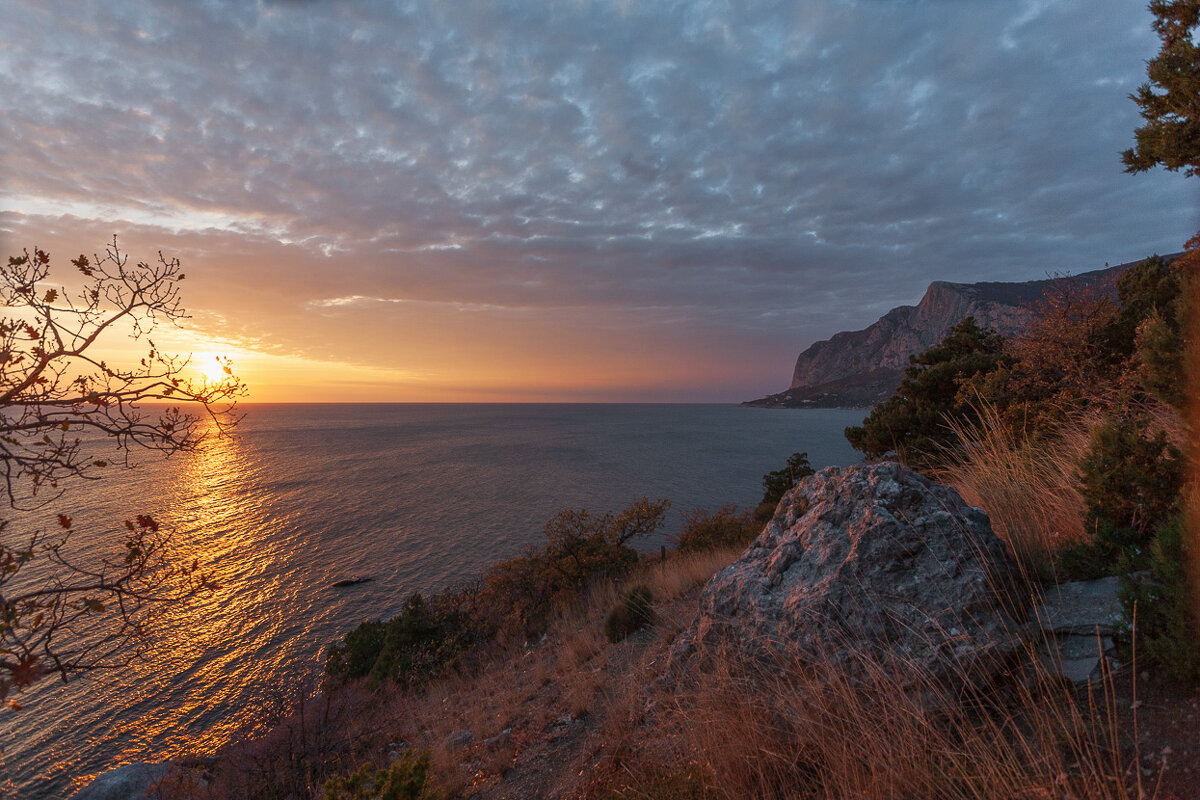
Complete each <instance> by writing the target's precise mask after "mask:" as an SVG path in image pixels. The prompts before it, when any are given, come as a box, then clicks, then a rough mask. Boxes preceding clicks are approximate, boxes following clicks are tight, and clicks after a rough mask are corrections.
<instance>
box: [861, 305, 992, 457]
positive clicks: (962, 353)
mask: <svg viewBox="0 0 1200 800" xmlns="http://www.w3.org/2000/svg"><path fill="white" fill-rule="evenodd" d="M1006 363H1007V356H1006V355H1005V353H1004V339H1002V338H1001V337H1000V336H999V335H997V334H996V333H995V332H993V331H990V330H984V329H982V328H980V327H979V326H978V325H976V324H975V318H974V317H966V318H965V319H963V321H962V322H960V323H958V324H957V325H955V326H954V327H953V328H952V329H951V330H950V333H949V334H947V336H946V338H945V339H943V340H942V341H941V342H939V343H938V344H936V345H934V346H933V347H931V348H929V349H928V350H926V351H925V352H923V353H921V354H919V355H915V356H911V357H909V366H908V368H907V369H906V370H905V371H904V379H903V380H902V381H900V385H899V386H898V387H896V393H895V394H894V395H892V396H891V397H889V398H888V399H887V400H884V401H883V402H882V403H880V404H879V405H877V406H875V408H873V409H871V413H870V415H868V416H867V418H866V419H864V420H863V424H862V425H861V426H851V427H849V428H846V439H847V441H849V442H850V445H851V446H852V447H854V449H856V450H859V451H861V452H862V453H864V454H865V455H867V456H873V457H876V458H880V457H884V456H887V455H889V454H893V453H894V454H895V458H896V459H897V460H899V461H901V462H903V463H905V464H907V465H908V466H910V467H914V468H917V469H927V468H929V467H931V466H934V465H936V464H937V463H939V462H940V461H941V460H944V458H945V454H946V451H947V450H948V449H949V448H953V447H955V446H957V445H958V439H957V436H955V434H954V433H953V431H951V429H950V428H949V427H948V426H947V425H946V418H947V417H953V418H958V419H965V420H968V421H970V422H975V421H977V419H978V414H976V413H975V411H974V409H973V408H972V406H971V404H970V403H969V402H966V401H964V399H963V398H962V393H961V392H960V390H961V389H962V387H963V385H964V383H966V382H967V381H969V380H971V379H972V378H974V377H976V376H977V375H981V374H986V373H989V372H991V371H992V370H995V369H997V368H998V367H1001V366H1003V365H1004V364H1006Z"/></svg>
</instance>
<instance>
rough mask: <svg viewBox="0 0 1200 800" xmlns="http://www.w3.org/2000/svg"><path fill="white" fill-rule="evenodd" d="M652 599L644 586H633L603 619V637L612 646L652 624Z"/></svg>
mask: <svg viewBox="0 0 1200 800" xmlns="http://www.w3.org/2000/svg"><path fill="white" fill-rule="evenodd" d="M653 600H654V598H653V597H652V596H651V594H650V590H649V589H647V588H646V587H645V586H634V587H633V588H631V589H630V590H629V591H628V592H626V593H625V596H624V597H622V598H621V602H619V603H617V604H616V605H615V606H613V610H612V611H610V612H608V616H607V617H605V618H604V636H605V638H607V639H608V640H609V641H610V642H612V643H613V644H616V643H617V642H619V641H621V640H622V639H625V638H626V637H627V636H629V634H631V633H633V632H634V631H636V630H638V629H640V628H642V627H644V626H646V625H651V624H653V623H654V606H653Z"/></svg>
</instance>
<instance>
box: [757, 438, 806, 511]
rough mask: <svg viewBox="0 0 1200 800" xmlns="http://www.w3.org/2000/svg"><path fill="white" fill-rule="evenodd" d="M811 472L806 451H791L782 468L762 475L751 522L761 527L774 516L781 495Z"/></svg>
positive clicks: (781, 497)
mask: <svg viewBox="0 0 1200 800" xmlns="http://www.w3.org/2000/svg"><path fill="white" fill-rule="evenodd" d="M812 474H813V468H812V465H811V464H809V463H808V453H792V454H791V455H790V456H788V460H787V464H786V465H784V467H783V469H777V470H775V471H774V472H768V473H767V474H766V475H763V479H762V484H763V496H762V500H759V501H758V506H757V507H755V509H754V516H753V517H752V520H753V524H754V525H755V526H757V527H758V528H759V529H761V528H762V526H763V525H766V524H767V523H768V522H770V521H771V517H773V516H775V507H776V506H778V505H779V501H780V500H782V499H783V496H784V495H785V494H787V493H788V491H789V490H790V489H791V488H792V487H793V486H795V485H796V484H797V483H798V482H799V481H800V480H801V479H802V478H807V477H808V476H809V475H812Z"/></svg>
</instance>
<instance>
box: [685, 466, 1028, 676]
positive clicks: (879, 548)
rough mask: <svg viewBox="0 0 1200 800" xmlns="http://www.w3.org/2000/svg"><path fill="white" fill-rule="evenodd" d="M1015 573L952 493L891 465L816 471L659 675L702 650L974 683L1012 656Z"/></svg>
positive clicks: (999, 546) (986, 529)
mask: <svg viewBox="0 0 1200 800" xmlns="http://www.w3.org/2000/svg"><path fill="white" fill-rule="evenodd" d="M1016 575H1017V571H1016V567H1015V565H1014V563H1013V561H1012V558H1011V556H1010V554H1009V552H1008V548H1007V545H1005V544H1004V542H1002V541H1001V540H1000V539H999V538H997V537H996V536H995V534H993V533H992V529H991V525H990V524H989V522H988V519H987V516H986V515H985V514H984V512H983V511H982V510H980V509H978V508H971V507H969V506H967V505H966V503H964V502H963V501H962V498H960V497H959V496H958V494H957V493H955V492H954V491H953V490H951V489H949V488H947V487H944V486H941V485H938V484H936V483H933V482H932V481H930V480H928V479H926V478H925V477H923V476H922V475H919V474H918V473H916V472H914V471H912V470H910V469H908V468H907V467H903V466H901V465H899V464H894V463H883V464H874V465H864V466H857V467H849V468H844V469H839V468H836V467H833V468H829V469H824V470H821V471H820V472H818V473H816V474H815V475H812V476H810V477H808V478H805V479H804V480H802V481H801V482H800V483H798V484H797V485H796V487H795V488H793V489H792V490H791V491H790V492H788V494H787V495H785V496H784V498H783V500H782V501H780V504H779V507H778V509H777V510H776V512H775V517H774V518H773V519H772V520H771V521H770V522H769V523H768V524H767V526H766V527H765V528H764V529H763V531H762V533H761V534H760V535H759V537H758V539H757V540H755V542H754V543H753V544H752V545H750V547H749V549H747V551H746V553H745V554H744V555H743V556H742V557H741V558H740V559H739V560H738V561H736V562H734V563H733V564H732V565H730V566H729V567H726V568H725V569H723V570H721V571H720V572H718V573H717V574H716V575H715V576H713V578H712V580H710V581H709V583H708V585H707V586H706V587H705V588H704V591H703V594H702V595H701V600H700V614H699V616H698V617H697V620H696V622H695V623H694V624H693V626H692V628H691V629H690V630H689V631H687V632H685V633H684V634H683V635H682V636H681V637H680V639H679V640H678V641H677V642H676V644H675V645H674V646H673V649H672V655H671V662H672V665H671V670H670V671H671V673H673V674H679V673H678V672H677V671H676V670H677V667H678V666H679V665H680V664H681V663H686V660H687V659H689V658H692V657H695V656H697V655H703V653H704V652H705V651H707V652H710V653H711V652H721V653H725V654H726V655H731V656H734V657H735V660H756V661H757V660H761V661H765V662H767V663H770V662H771V661H772V660H776V661H778V659H780V657H782V658H784V659H786V663H792V664H804V663H820V664H829V665H833V666H836V667H837V668H838V669H839V670H841V671H842V672H844V673H845V674H847V675H849V676H851V677H854V676H855V675H856V674H858V673H859V672H860V671H861V670H862V669H863V665H864V663H865V662H864V661H863V656H864V655H867V656H869V657H870V658H871V659H873V660H874V661H875V663H882V664H902V665H904V666H905V668H909V667H911V668H912V669H913V671H914V674H920V675H924V676H928V677H929V678H930V679H932V680H933V681H938V682H944V681H950V682H954V681H959V680H971V681H973V682H978V683H982V684H986V683H987V682H988V681H990V680H992V679H993V678H994V677H996V676H997V675H998V673H999V672H1000V670H1001V669H1003V668H1004V666H1005V662H1006V661H1007V660H1008V657H1009V656H1011V655H1012V654H1014V653H1016V652H1018V651H1019V650H1020V649H1021V638H1020V636H1019V634H1018V629H1019V627H1018V622H1017V620H1020V621H1022V622H1023V621H1024V619H1025V609H1024V606H1025V605H1027V604H1026V603H1023V602H1021V599H1020V598H1021V597H1022V593H1021V592H1019V591H1018V590H1017V588H1016V587H1017V585H1018V584H1017V581H1016Z"/></svg>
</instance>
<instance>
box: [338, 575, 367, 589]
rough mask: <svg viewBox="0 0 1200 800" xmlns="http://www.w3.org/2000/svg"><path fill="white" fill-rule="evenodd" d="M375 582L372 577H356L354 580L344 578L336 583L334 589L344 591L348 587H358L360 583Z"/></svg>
mask: <svg viewBox="0 0 1200 800" xmlns="http://www.w3.org/2000/svg"><path fill="white" fill-rule="evenodd" d="M373 580H375V579H374V578H371V577H367V576H362V575H355V576H354V577H352V578H342V579H341V580H340V581H334V583H333V588H335V589H344V588H345V587H347V586H357V585H358V584H360V583H370V582H371V581H373Z"/></svg>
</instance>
